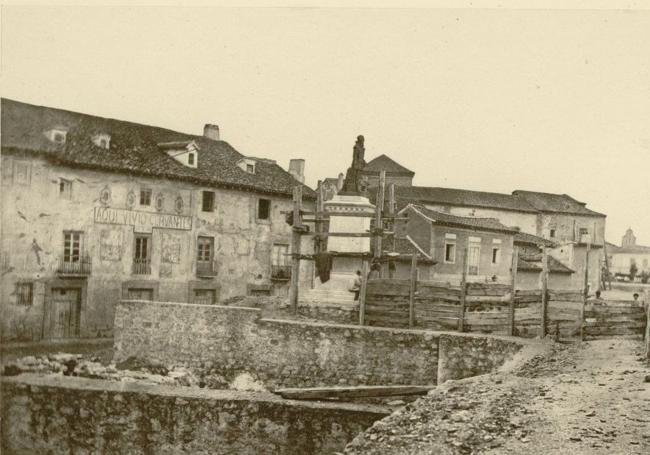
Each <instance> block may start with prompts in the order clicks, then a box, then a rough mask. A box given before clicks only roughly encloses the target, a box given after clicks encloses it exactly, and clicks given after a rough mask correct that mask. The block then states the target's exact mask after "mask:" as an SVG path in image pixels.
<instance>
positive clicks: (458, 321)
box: [362, 279, 646, 339]
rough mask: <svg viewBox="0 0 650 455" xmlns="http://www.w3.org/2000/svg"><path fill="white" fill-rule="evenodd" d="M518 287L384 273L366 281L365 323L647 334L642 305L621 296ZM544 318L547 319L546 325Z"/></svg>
mask: <svg viewBox="0 0 650 455" xmlns="http://www.w3.org/2000/svg"><path fill="white" fill-rule="evenodd" d="M543 294H544V293H543V291H541V290H532V291H524V290H518V291H515V293H514V295H513V293H512V287H511V286H508V285H503V284H485V283H466V284H465V285H461V286H453V285H450V284H448V283H439V282H433V281H417V282H415V283H412V282H411V281H410V280H395V279H379V280H369V281H368V282H367V286H366V298H365V304H364V306H363V307H362V311H363V310H364V309H365V312H364V318H363V320H364V321H365V323H366V324H369V325H375V326H384V327H414V328H427V329H433V330H458V331H463V332H480V333H492V334H500V335H516V336H521V337H530V338H532V337H536V336H539V335H541V336H545V335H546V334H551V335H553V336H555V337H557V338H558V339H570V338H578V339H579V338H583V337H586V338H592V337H596V336H612V335H619V334H625V335H627V334H630V335H642V334H643V330H644V329H645V324H646V317H645V313H644V309H643V306H640V305H636V306H634V305H632V303H631V302H628V304H627V306H626V304H624V303H621V302H605V301H600V302H602V305H599V306H598V305H593V304H592V303H591V302H590V301H587V302H586V305H585V299H584V294H583V293H582V292H580V291H575V290H553V289H548V290H547V291H546V298H544V299H543V298H542V296H543ZM542 321H545V327H544V329H545V330H544V331H542Z"/></svg>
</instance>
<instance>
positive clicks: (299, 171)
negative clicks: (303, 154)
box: [289, 158, 305, 183]
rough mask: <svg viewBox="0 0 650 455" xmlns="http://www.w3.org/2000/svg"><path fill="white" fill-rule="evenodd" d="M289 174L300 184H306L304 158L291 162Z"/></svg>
mask: <svg viewBox="0 0 650 455" xmlns="http://www.w3.org/2000/svg"><path fill="white" fill-rule="evenodd" d="M289 174H291V175H293V178H294V179H296V180H298V181H299V182H300V183H305V160H303V159H302V158H296V159H293V160H289Z"/></svg>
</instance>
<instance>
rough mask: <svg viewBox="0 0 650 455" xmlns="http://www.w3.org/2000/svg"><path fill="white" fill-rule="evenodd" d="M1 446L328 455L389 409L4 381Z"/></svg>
mask: <svg viewBox="0 0 650 455" xmlns="http://www.w3.org/2000/svg"><path fill="white" fill-rule="evenodd" d="M2 392H3V405H2V428H1V430H2V446H1V447H2V453H8V454H9V453H125V454H126V453H128V454H177V453H188V454H196V453H211V454H233V453H237V454H251V455H252V454H294V453H300V454H325V453H334V452H338V451H342V449H343V447H344V446H345V444H346V442H348V441H350V440H352V438H354V436H355V435H357V434H358V433H360V432H362V431H363V430H365V429H366V428H368V427H369V426H370V425H371V424H372V423H373V422H374V421H376V420H378V419H381V418H383V417H385V416H386V415H387V414H388V412H387V410H386V409H384V408H381V407H378V406H368V405H358V404H334V403H314V402H296V401H291V400H283V399H281V398H278V397H276V396H274V395H271V394H269V393H250V392H245V393H244V392H234V391H216V390H205V389H191V388H184V387H161V386H149V385H142V384H138V383H129V384H125V383H116V382H110V381H102V380H96V379H82V378H72V377H52V376H50V377H37V376H33V375H22V376H19V377H11V378H7V377H5V378H2Z"/></svg>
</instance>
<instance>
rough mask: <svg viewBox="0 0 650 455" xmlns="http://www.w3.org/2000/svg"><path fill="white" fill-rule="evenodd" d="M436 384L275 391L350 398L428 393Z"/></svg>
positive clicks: (293, 397) (293, 395)
mask: <svg viewBox="0 0 650 455" xmlns="http://www.w3.org/2000/svg"><path fill="white" fill-rule="evenodd" d="M435 388H436V386H434V385H391V386H380V385H378V386H355V387H312V388H304V389H301V388H286V389H276V390H274V391H273V393H275V394H276V395H280V396H281V397H282V398H288V399H291V400H325V399H349V398H362V397H392V396H403V395H426V394H427V392H429V391H430V390H433V389H435Z"/></svg>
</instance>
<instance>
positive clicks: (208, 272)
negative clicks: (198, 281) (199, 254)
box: [196, 261, 217, 277]
mask: <svg viewBox="0 0 650 455" xmlns="http://www.w3.org/2000/svg"><path fill="white" fill-rule="evenodd" d="M196 276H199V277H201V276H205V277H210V276H217V267H216V265H215V264H214V263H213V262H212V261H209V262H208V261H200V262H197V263H196Z"/></svg>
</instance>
